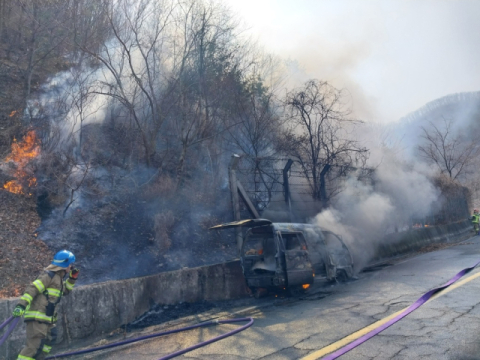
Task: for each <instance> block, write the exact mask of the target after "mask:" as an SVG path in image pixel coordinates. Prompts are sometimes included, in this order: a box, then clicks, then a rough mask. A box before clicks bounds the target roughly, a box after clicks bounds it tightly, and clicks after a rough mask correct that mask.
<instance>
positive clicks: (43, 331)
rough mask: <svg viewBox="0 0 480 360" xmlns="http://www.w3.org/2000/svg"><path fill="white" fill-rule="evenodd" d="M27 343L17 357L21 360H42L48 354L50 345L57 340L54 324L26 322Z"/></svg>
mask: <svg viewBox="0 0 480 360" xmlns="http://www.w3.org/2000/svg"><path fill="white" fill-rule="evenodd" d="M26 324H27V343H26V344H25V346H24V347H23V349H22V351H21V352H20V354H19V355H18V357H17V360H18V359H21V360H43V359H44V358H45V357H46V356H47V355H48V353H49V352H50V349H51V348H52V347H51V344H53V343H55V340H56V339H57V329H56V328H55V325H54V324H45V323H41V322H38V321H28V322H26Z"/></svg>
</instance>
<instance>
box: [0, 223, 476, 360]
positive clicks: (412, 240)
mask: <svg viewBox="0 0 480 360" xmlns="http://www.w3.org/2000/svg"><path fill="white" fill-rule="evenodd" d="M471 234H472V233H471V224H470V223H469V222H468V221H463V222H459V223H455V224H449V225H445V226H435V227H428V228H422V229H415V230H411V231H407V232H402V233H395V234H390V235H388V236H387V237H386V238H385V241H384V242H383V244H382V245H381V246H380V247H379V248H378V250H377V253H376V256H375V258H374V261H378V260H381V259H386V258H389V257H392V256H396V255H402V254H406V253H409V252H414V251H416V250H418V249H420V248H421V247H423V246H426V245H430V244H434V243H439V242H457V241H461V240H463V239H466V238H467V237H468V236H469V235H471ZM244 296H247V293H246V286H245V281H244V278H243V274H242V269H241V266H240V262H239V261H232V262H228V263H225V264H217V265H210V266H204V267H199V268H193V269H182V270H178V271H171V272H164V273H160V274H156V275H151V276H146V277H141V278H133V279H127V280H118V281H108V282H104V283H98V284H93V285H87V286H80V287H78V288H75V290H74V291H73V292H72V293H71V295H69V296H66V297H65V298H64V299H62V302H61V303H60V306H59V309H58V313H59V317H58V319H59V321H58V325H57V326H58V328H59V340H60V341H66V342H71V341H74V340H75V339H82V338H87V337H93V336H97V335H101V334H103V333H108V332H111V331H113V330H115V329H117V328H118V327H120V326H121V325H123V324H127V323H129V322H131V321H133V320H135V319H136V318H138V317H139V316H140V315H142V314H143V313H145V312H146V311H147V310H149V309H150V307H151V306H152V305H153V304H166V305H168V304H175V303H178V302H195V301H201V300H211V301H214V300H225V299H234V298H241V297H244ZM17 301H18V299H17V298H11V299H6V300H0V322H1V321H3V319H6V318H8V317H9V316H10V315H11V313H12V311H13V309H14V307H15V305H16V304H17ZM24 341H25V326H24V325H23V323H22V325H21V326H20V325H19V326H18V327H17V329H16V330H15V331H14V332H13V333H12V335H11V336H10V338H9V341H8V342H7V343H6V344H4V345H3V346H2V347H1V348H0V360H4V359H5V360H10V359H12V360H13V359H15V358H16V355H17V354H18V352H19V351H20V349H21V347H22V346H23V344H24Z"/></svg>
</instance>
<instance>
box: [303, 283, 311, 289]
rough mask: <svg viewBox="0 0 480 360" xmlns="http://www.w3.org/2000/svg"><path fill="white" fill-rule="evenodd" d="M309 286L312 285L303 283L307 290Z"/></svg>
mask: <svg viewBox="0 0 480 360" xmlns="http://www.w3.org/2000/svg"><path fill="white" fill-rule="evenodd" d="M309 287H310V284H303V285H302V288H304V289H305V290H307V289H308V288H309Z"/></svg>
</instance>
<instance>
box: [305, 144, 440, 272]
mask: <svg viewBox="0 0 480 360" xmlns="http://www.w3.org/2000/svg"><path fill="white" fill-rule="evenodd" d="M428 175H429V174H428V173H426V172H425V171H424V170H423V169H421V168H418V167H415V166H412V165H409V164H408V163H405V162H403V161H402V160H400V159H398V157H397V156H395V155H394V154H393V153H389V152H388V151H385V155H384V158H383V161H382V163H381V164H380V165H379V166H378V168H377V169H376V171H375V175H374V178H373V182H371V183H367V182H365V181H359V180H358V179H357V177H356V176H355V174H354V175H352V176H350V177H349V179H348V180H347V181H346V183H345V188H344V190H343V191H342V192H341V193H340V194H339V195H338V196H337V197H336V198H335V199H334V200H333V204H332V206H331V207H330V208H329V209H327V210H325V211H322V212H321V213H319V214H318V215H316V216H315V218H314V219H313V220H312V222H313V223H314V224H315V225H318V226H320V227H322V228H325V229H328V230H330V231H333V232H335V233H337V234H339V235H341V236H342V237H343V239H344V240H345V241H346V243H347V244H348V245H349V249H350V250H351V251H352V253H353V256H354V260H355V264H356V267H357V269H360V268H361V267H362V266H363V265H365V264H366V263H367V262H368V261H369V260H370V259H371V258H372V256H373V255H374V253H375V249H376V247H377V246H378V244H380V243H381V242H382V241H383V239H384V237H385V235H386V234H388V233H392V232H396V231H404V230H407V229H408V228H409V226H410V225H411V223H412V219H420V218H423V217H425V216H428V215H431V214H432V211H433V210H434V206H435V203H436V201H437V200H438V198H439V195H440V192H439V190H438V189H436V188H435V186H434V185H433V184H432V183H431V181H430V180H429V176H428Z"/></svg>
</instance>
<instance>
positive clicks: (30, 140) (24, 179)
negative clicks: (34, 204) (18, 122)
mask: <svg viewBox="0 0 480 360" xmlns="http://www.w3.org/2000/svg"><path fill="white" fill-rule="evenodd" d="M39 154H40V140H38V139H37V135H36V134H35V131H34V130H30V131H29V132H28V133H27V134H26V135H25V136H24V137H23V140H22V141H21V142H18V141H17V139H13V144H12V153H11V154H10V155H9V156H8V157H7V158H6V160H5V162H9V161H13V162H15V164H16V165H17V169H16V171H15V174H14V176H15V178H16V179H15V180H10V181H8V182H6V183H5V184H4V185H3V188H4V189H5V190H7V191H9V192H11V193H14V194H25V189H24V186H23V185H22V184H26V187H28V188H31V187H34V186H35V185H36V184H37V179H36V178H35V177H34V176H33V175H31V174H29V172H28V171H27V165H28V164H29V163H30V161H31V160H32V159H34V158H36V157H37V156H38V155H39Z"/></svg>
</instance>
